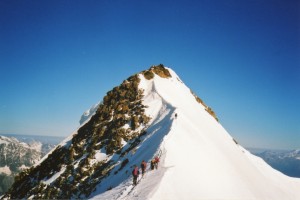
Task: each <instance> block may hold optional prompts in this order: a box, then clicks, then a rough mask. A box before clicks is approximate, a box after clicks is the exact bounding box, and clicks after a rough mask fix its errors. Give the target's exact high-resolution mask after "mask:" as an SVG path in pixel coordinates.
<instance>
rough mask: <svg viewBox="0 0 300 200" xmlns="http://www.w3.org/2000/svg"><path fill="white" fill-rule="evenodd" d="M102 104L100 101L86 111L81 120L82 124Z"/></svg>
mask: <svg viewBox="0 0 300 200" xmlns="http://www.w3.org/2000/svg"><path fill="white" fill-rule="evenodd" d="M99 105H100V102H98V103H96V104H95V105H93V106H92V107H91V108H90V109H88V110H87V111H85V112H84V113H83V114H82V115H81V118H80V120H79V123H80V125H82V124H84V123H85V122H86V121H88V120H89V119H90V118H91V117H92V116H93V115H94V114H95V113H96V111H97V109H98V107H99Z"/></svg>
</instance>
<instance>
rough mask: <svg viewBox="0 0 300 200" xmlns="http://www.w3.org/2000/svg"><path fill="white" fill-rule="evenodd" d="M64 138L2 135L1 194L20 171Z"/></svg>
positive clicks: (0, 146) (0, 139)
mask: <svg viewBox="0 0 300 200" xmlns="http://www.w3.org/2000/svg"><path fill="white" fill-rule="evenodd" d="M62 139H63V138H60V137H49V136H33V135H16V134H14V135H9V134H1V135H0V195H1V194H3V193H4V192H6V191H7V189H8V188H9V187H10V186H11V185H12V183H13V181H14V176H15V175H16V174H18V173H19V172H20V171H22V170H24V169H27V168H29V167H31V166H32V165H34V164H35V163H37V162H38V161H39V160H40V159H41V158H42V157H43V156H44V155H46V154H47V153H48V152H49V151H50V150H51V149H53V148H54V147H55V146H56V144H58V143H59V142H60V141H61V140H62Z"/></svg>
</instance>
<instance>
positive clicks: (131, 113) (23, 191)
mask: <svg viewBox="0 0 300 200" xmlns="http://www.w3.org/2000/svg"><path fill="white" fill-rule="evenodd" d="M141 74H143V75H144V76H145V77H146V78H147V79H151V78H153V77H154V74H157V75H158V76H160V77H163V78H168V77H171V75H170V73H169V71H168V70H167V69H166V68H164V66H163V65H158V66H152V67H151V68H150V69H149V70H146V71H143V72H141ZM139 82H140V79H139V75H138V74H136V75H133V76H131V77H129V78H128V79H126V80H124V81H123V83H122V84H121V85H119V86H117V87H115V88H113V89H112V90H111V91H109V92H107V95H106V96H105V97H104V98H103V101H102V102H103V103H101V104H100V105H99V107H98V109H97V111H96V113H95V114H94V115H93V116H92V117H91V119H90V120H89V121H88V122H87V123H86V124H84V125H83V126H82V127H81V128H80V129H79V130H78V131H77V133H76V134H75V135H73V138H72V140H70V141H69V142H68V143H67V144H65V145H64V146H58V147H57V148H56V149H55V150H54V151H53V152H52V153H51V154H49V155H48V157H47V159H45V160H44V161H43V162H42V163H40V164H39V165H38V166H36V167H32V168H30V169H27V170H25V171H23V172H21V173H20V174H19V175H18V176H16V178H15V182H14V184H13V186H12V187H11V188H10V190H9V192H8V193H7V194H6V195H5V196H4V198H11V199H23V198H25V199H26V198H29V197H31V196H33V197H34V198H38V199H70V198H86V197H88V196H89V195H90V194H91V192H92V191H93V190H94V189H95V187H96V185H97V184H99V183H100V182H101V180H102V179H103V178H105V177H107V176H108V175H109V174H110V173H111V171H112V169H114V168H115V166H116V163H117V162H121V167H120V168H119V169H118V170H117V171H115V173H118V171H120V170H122V168H123V167H124V166H125V165H127V164H128V162H129V161H128V159H127V158H124V156H125V155H126V154H127V153H128V152H130V151H133V150H134V149H135V147H136V146H137V145H138V144H139V143H140V141H141V140H140V137H141V136H143V135H145V134H146V128H147V125H148V122H149V120H150V117H148V116H146V115H145V106H144V105H143V104H142V97H143V91H142V90H141V89H139V88H138V85H139ZM124 142H125V143H127V145H126V146H124V145H123V144H124ZM100 150H101V152H103V153H105V154H106V155H108V156H109V155H111V156H114V157H118V159H114V160H107V159H104V160H101V161H99V162H94V163H92V162H91V160H95V154H96V152H99V151H100ZM58 173H59V176H58V178H56V179H55V180H54V181H52V182H51V183H48V184H46V183H45V180H48V179H49V178H51V177H53V175H55V174H56V175H57V174H58Z"/></svg>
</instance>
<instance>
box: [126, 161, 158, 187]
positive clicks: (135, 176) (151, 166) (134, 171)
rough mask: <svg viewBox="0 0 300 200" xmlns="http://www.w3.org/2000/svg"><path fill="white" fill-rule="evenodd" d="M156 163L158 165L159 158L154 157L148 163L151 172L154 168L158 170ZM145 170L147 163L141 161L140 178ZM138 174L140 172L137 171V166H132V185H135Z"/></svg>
mask: <svg viewBox="0 0 300 200" xmlns="http://www.w3.org/2000/svg"><path fill="white" fill-rule="evenodd" d="M158 163H159V157H158V156H156V157H155V158H153V159H152V160H151V162H150V168H151V170H153V169H154V168H155V169H157V168H158ZM146 168H147V163H146V162H145V161H144V160H143V161H142V163H141V169H142V176H144V174H145V172H146ZM139 174H140V170H139V168H138V166H137V165H134V167H133V170H132V176H133V185H136V184H137V179H138V177H139Z"/></svg>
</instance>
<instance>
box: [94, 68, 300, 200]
mask: <svg viewBox="0 0 300 200" xmlns="http://www.w3.org/2000/svg"><path fill="white" fill-rule="evenodd" d="M168 70H169V71H170V73H171V75H172V78H161V77H159V76H157V75H155V77H154V78H153V79H151V80H146V79H145V78H144V76H143V75H139V76H140V78H141V82H140V85H139V87H140V88H142V89H144V97H143V103H144V104H145V105H147V106H148V108H147V109H146V114H147V115H149V116H151V118H152V121H151V122H150V123H151V124H150V126H149V128H148V129H147V133H148V134H147V136H146V137H145V138H144V140H143V141H142V142H141V143H140V144H139V146H138V149H137V150H136V152H135V154H134V155H132V156H131V157H130V159H129V160H130V164H131V165H132V163H135V164H137V165H138V166H139V165H140V163H141V161H142V160H146V161H147V162H148V169H147V173H146V174H145V176H144V177H143V178H141V177H139V180H140V181H139V183H138V185H137V186H135V187H133V186H132V177H131V175H128V174H127V175H125V172H124V176H123V178H121V179H120V178H117V177H120V175H119V176H109V177H108V178H107V179H106V180H104V181H103V184H106V185H107V188H109V187H111V188H112V189H111V190H108V191H103V189H101V188H100V187H97V189H96V191H94V193H92V195H91V196H90V198H92V199H127V200H132V199H141V200H144V199H157V200H168V199H170V200H176V199H180V200H182V199H187V200H194V199H197V200H198V199H205V200H209V199H210V200H212V199H214V200H215V199H218V200H225V199H226V200H236V199H240V200H254V199H255V200H276V199H277V200H288V199H291V200H299V199H300V179H297V178H291V177H288V176H285V175H283V174H282V173H280V172H278V171H276V170H274V169H273V168H271V167H270V166H269V165H268V164H266V163H265V162H264V161H263V160H262V159H261V158H258V157H256V156H254V155H252V154H251V153H249V152H248V151H247V150H245V149H244V148H243V147H241V146H240V145H238V144H236V143H235V142H234V141H233V138H232V137H231V136H230V135H229V134H228V133H227V131H226V130H225V129H224V128H223V127H222V126H221V124H220V123H218V122H217V121H216V120H215V119H214V118H213V117H212V116H211V115H210V114H208V113H207V112H206V110H205V107H204V106H203V105H202V104H199V103H198V102H197V101H196V100H195V97H194V96H193V95H192V94H191V91H190V89H189V88H188V87H187V86H186V85H185V84H184V83H183V82H182V81H181V80H180V79H179V77H178V76H177V75H176V74H175V72H174V71H172V70H171V69H169V68H168ZM175 113H177V114H178V117H177V119H175ZM155 155H160V156H161V157H160V160H161V162H160V163H159V167H158V170H153V171H151V170H149V165H150V164H149V162H150V160H151V159H152V158H153V157H154V156H155ZM130 169H131V168H130ZM127 172H128V173H129V174H131V171H129V170H128V171H127ZM124 177H125V178H124ZM126 177H127V178H126ZM102 188H103V187H102Z"/></svg>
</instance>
